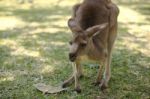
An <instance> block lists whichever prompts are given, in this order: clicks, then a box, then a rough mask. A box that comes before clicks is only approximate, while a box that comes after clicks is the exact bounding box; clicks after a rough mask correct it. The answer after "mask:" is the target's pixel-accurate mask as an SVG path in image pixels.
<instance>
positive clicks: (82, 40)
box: [68, 19, 108, 62]
mask: <svg viewBox="0 0 150 99" xmlns="http://www.w3.org/2000/svg"><path fill="white" fill-rule="evenodd" d="M107 25H108V23H104V24H100V25H95V26H93V27H90V28H88V29H86V30H83V29H82V28H81V27H80V25H79V24H78V23H77V22H76V21H75V20H74V19H69V21H68V26H69V28H70V29H71V31H72V33H73V38H72V40H71V41H70V42H69V44H70V51H69V59H70V61H72V62H73V61H75V60H76V58H77V57H78V56H79V55H81V54H83V53H84V52H85V50H86V48H87V45H88V44H89V39H90V38H91V37H93V35H96V34H98V33H100V31H101V30H103V29H104V28H105V27H106V26H107Z"/></svg>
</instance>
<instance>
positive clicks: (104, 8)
mask: <svg viewBox="0 0 150 99" xmlns="http://www.w3.org/2000/svg"><path fill="white" fill-rule="evenodd" d="M118 14H119V8H118V7H117V6H116V5H115V4H114V3H112V1H111V0H84V1H83V2H82V3H81V4H76V5H75V6H74V7H73V14H72V17H71V18H70V19H69V20H68V27H69V28H70V30H71V31H72V34H73V38H72V40H71V41H70V42H69V43H70V51H69V59H70V61H71V62H74V63H75V65H74V68H73V71H74V73H73V75H72V76H71V77H70V78H69V79H67V80H66V81H64V83H63V85H62V86H63V87H66V86H67V85H69V84H70V83H71V82H73V81H75V90H76V91H77V92H81V88H80V84H79V79H78V78H79V77H81V76H82V75H83V73H82V68H81V65H80V63H81V61H84V58H83V57H86V58H88V59H90V60H94V61H97V62H98V63H99V64H100V65H99V70H98V75H97V78H96V81H95V84H96V85H99V86H100V88H101V89H105V88H107V87H108V82H109V80H110V77H111V69H110V64H111V56H112V49H113V45H114V42H115V39H116V37H117V24H118V23H117V17H118ZM103 67H105V72H104V77H102V73H103V72H102V68H103Z"/></svg>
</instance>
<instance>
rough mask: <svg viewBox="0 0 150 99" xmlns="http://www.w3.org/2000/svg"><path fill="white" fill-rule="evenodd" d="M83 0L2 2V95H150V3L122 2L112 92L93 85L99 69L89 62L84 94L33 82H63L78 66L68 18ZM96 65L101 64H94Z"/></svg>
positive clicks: (131, 98) (22, 98)
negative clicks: (71, 53)
mask: <svg viewBox="0 0 150 99" xmlns="http://www.w3.org/2000/svg"><path fill="white" fill-rule="evenodd" d="M79 1H80V0H62V1H60V0H56V1H53V0H47V1H46V0H37V1H36V0H35V2H34V4H27V3H26V4H22V5H20V4H18V3H17V2H16V0H11V2H10V1H9V0H1V1H0V98H1V99H95V98H96V97H97V98H98V97H100V99H149V98H150V43H149V41H150V30H149V27H150V16H149V15H150V12H149V10H150V6H149V5H150V2H149V1H148V0H147V1H146V0H142V1H140V0H132V1H128V0H127V1H126V0H122V1H118V2H116V3H117V4H118V5H119V8H120V16H119V30H118V39H117V41H116V44H115V48H114V52H113V60H112V65H111V67H112V78H111V81H110V83H109V88H108V89H107V90H106V92H104V93H103V92H101V90H100V89H99V88H98V87H96V86H93V85H91V83H92V81H93V80H94V79H95V78H96V73H97V68H91V66H93V65H91V66H90V65H89V64H88V65H86V64H83V67H84V74H85V77H84V78H83V79H81V80H80V82H81V84H82V93H81V94H77V93H76V92H74V91H70V90H71V89H73V85H72V86H71V87H70V90H69V91H67V92H64V93H59V94H42V93H41V92H39V91H37V90H36V89H35V88H34V87H33V84H35V83H39V82H44V83H47V84H52V85H57V84H59V83H61V82H63V80H65V79H66V78H67V77H68V76H69V75H70V74H71V73H72V68H71V65H70V63H69V61H68V41H69V40H70V37H71V33H70V31H69V29H68V28H67V25H66V21H67V19H68V18H69V17H70V15H71V7H72V5H73V4H75V3H77V2H79ZM94 66H95V65H94Z"/></svg>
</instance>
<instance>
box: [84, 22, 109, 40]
mask: <svg viewBox="0 0 150 99" xmlns="http://www.w3.org/2000/svg"><path fill="white" fill-rule="evenodd" d="M107 26H108V23H103V24H100V25H95V26H92V27H90V28H88V29H86V31H85V32H86V35H87V36H88V37H91V36H93V35H96V34H97V32H98V31H99V32H100V31H102V30H103V29H104V28H106V27H107Z"/></svg>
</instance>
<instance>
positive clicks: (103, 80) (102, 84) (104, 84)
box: [99, 79, 108, 90]
mask: <svg viewBox="0 0 150 99" xmlns="http://www.w3.org/2000/svg"><path fill="white" fill-rule="evenodd" d="M99 86H100V88H101V90H105V89H107V88H108V84H107V82H106V81H105V79H102V80H101V83H100V84H99Z"/></svg>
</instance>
